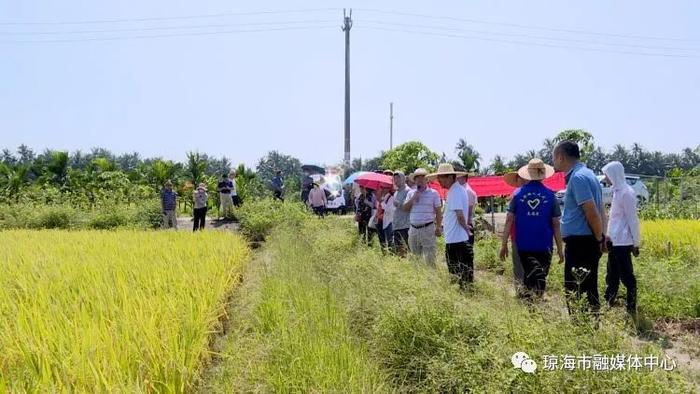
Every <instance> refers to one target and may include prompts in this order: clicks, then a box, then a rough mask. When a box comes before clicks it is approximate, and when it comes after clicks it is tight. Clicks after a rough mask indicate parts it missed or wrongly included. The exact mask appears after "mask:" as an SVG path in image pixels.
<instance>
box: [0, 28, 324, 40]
mask: <svg viewBox="0 0 700 394" xmlns="http://www.w3.org/2000/svg"><path fill="white" fill-rule="evenodd" d="M331 28H333V29H337V26H336V25H333V26H297V27H280V28H269V29H250V30H224V31H212V32H196V33H172V34H153V35H140V36H138V35H136V36H121V37H119V36H118V37H90V38H75V39H71V38H68V39H56V40H4V41H0V43H13V44H14V43H56V42H86V41H117V40H131V39H147V38H166V37H195V36H211V35H223V34H237V33H261V32H273V31H288V30H322V29H331Z"/></svg>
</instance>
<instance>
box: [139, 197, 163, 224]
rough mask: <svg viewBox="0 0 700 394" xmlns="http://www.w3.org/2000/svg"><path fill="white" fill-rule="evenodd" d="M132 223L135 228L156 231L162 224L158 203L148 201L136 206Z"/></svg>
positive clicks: (156, 201) (161, 214)
mask: <svg viewBox="0 0 700 394" xmlns="http://www.w3.org/2000/svg"><path fill="white" fill-rule="evenodd" d="M132 222H133V223H134V225H135V226H136V227H140V228H146V229H157V228H160V226H161V225H162V224H163V212H162V209H161V207H160V201H158V200H148V201H145V202H143V203H141V204H139V205H138V207H137V208H136V210H135V211H134V216H133V219H132Z"/></svg>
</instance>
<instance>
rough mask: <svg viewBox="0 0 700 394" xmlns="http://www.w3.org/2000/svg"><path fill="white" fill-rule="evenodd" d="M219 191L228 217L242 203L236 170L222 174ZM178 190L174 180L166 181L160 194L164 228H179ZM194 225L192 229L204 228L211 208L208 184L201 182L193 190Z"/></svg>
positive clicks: (221, 212) (223, 213) (223, 210)
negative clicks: (174, 187) (174, 188)
mask: <svg viewBox="0 0 700 394" xmlns="http://www.w3.org/2000/svg"><path fill="white" fill-rule="evenodd" d="M217 191H218V193H219V202H220V208H221V209H220V210H219V213H220V214H221V216H222V217H224V218H226V217H229V216H231V215H232V214H233V208H234V207H238V206H240V205H241V198H240V197H239V196H238V191H237V186H236V172H235V171H233V170H231V172H229V173H224V174H222V175H221V180H220V181H219V182H218V184H217ZM177 198H178V195H177V192H176V191H175V190H173V183H172V181H170V180H168V181H167V182H165V185H164V187H163V190H162V191H161V194H160V206H161V213H162V215H163V228H165V229H169V228H174V229H177V213H176V210H177ZM192 202H193V205H192V207H193V217H194V218H193V221H194V223H193V225H192V231H197V230H203V229H204V224H205V222H206V217H207V211H208V209H209V193H208V191H207V185H206V184H204V183H200V184H198V185H197V188H196V189H195V190H194V191H193V196H192Z"/></svg>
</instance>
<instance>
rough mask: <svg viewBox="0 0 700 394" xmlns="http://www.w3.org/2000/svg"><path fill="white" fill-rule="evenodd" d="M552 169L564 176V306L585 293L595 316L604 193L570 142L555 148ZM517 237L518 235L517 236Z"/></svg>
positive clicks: (602, 238)
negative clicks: (561, 172)
mask: <svg viewBox="0 0 700 394" xmlns="http://www.w3.org/2000/svg"><path fill="white" fill-rule="evenodd" d="M552 157H553V159H554V167H555V168H556V169H557V170H559V171H563V172H564V173H566V177H565V179H566V194H565V196H564V211H563V212H562V217H561V235H562V237H563V238H564V243H565V244H566V250H565V251H564V254H565V264H564V288H565V289H566V294H567V307H568V309H569V313H571V312H572V309H571V302H570V301H571V299H572V298H573V297H574V296H575V297H576V298H580V297H581V294H582V293H584V292H585V293H586V296H587V298H588V303H589V304H590V306H591V308H592V309H593V312H594V313H596V314H597V312H598V310H599V309H600V300H599V298H598V263H599V260H600V257H601V256H602V254H603V253H604V252H606V244H605V240H606V238H605V234H604V230H603V229H604V228H605V227H604V226H605V211H604V209H603V191H602V188H601V186H600V182H599V181H598V178H596V176H595V174H594V173H593V171H591V170H590V169H588V168H587V167H586V166H585V165H584V164H583V163H581V162H580V159H581V152H580V150H579V147H578V144H576V143H575V142H573V141H562V142H560V143H559V144H557V146H556V147H555V148H554V152H553V155H552ZM518 236H520V234H518Z"/></svg>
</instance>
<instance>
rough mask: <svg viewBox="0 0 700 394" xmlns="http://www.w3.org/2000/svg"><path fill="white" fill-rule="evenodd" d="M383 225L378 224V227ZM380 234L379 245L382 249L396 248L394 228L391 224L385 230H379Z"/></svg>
mask: <svg viewBox="0 0 700 394" xmlns="http://www.w3.org/2000/svg"><path fill="white" fill-rule="evenodd" d="M380 225H383V224H379V223H378V224H377V226H380ZM378 232H379V244H380V245H381V246H382V249H392V248H393V247H394V228H393V226H392V225H391V224H389V225H388V226H386V228H385V229H382V230H378Z"/></svg>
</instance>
